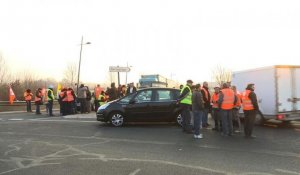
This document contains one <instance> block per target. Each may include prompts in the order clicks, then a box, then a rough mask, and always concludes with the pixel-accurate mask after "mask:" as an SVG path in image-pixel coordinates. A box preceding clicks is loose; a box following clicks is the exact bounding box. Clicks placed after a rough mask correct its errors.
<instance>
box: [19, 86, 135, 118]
mask: <svg viewBox="0 0 300 175" xmlns="http://www.w3.org/2000/svg"><path fill="white" fill-rule="evenodd" d="M136 91H137V89H136V87H135V86H134V84H133V83H130V84H129V85H128V86H127V87H126V86H125V85H120V86H119V87H118V88H117V87H116V86H115V83H111V86H110V88H107V90H106V91H104V90H103V88H102V87H100V85H99V84H98V85H97V86H96V87H95V89H94V92H93V93H92V92H91V91H90V90H89V87H88V86H85V85H84V84H81V85H80V86H79V88H78V92H77V95H76V94H75V92H74V90H73V89H72V88H67V87H64V88H62V89H61V90H60V92H58V97H57V99H58V102H59V104H60V114H61V115H63V116H64V115H70V114H75V113H77V104H80V113H82V114H85V113H90V112H91V110H92V109H94V110H95V111H97V110H98V108H99V106H101V105H103V104H105V103H107V102H108V101H113V100H116V99H118V98H121V97H124V96H125V95H127V94H131V93H135V92H136ZM33 96H34V103H35V105H36V111H35V113H36V114H37V115H39V114H41V110H40V106H41V105H43V104H46V110H47V113H48V115H49V116H54V114H53V101H54V99H55V96H54V93H53V86H51V85H50V86H49V87H48V89H42V88H38V89H37V90H36V92H35V94H33V93H32V92H31V90H30V89H27V90H26V91H25V92H24V99H25V101H26V106H27V107H26V108H27V112H32V109H31V102H32V100H33ZM93 98H94V101H93V102H94V106H93V105H92V104H91V102H92V99H93Z"/></svg>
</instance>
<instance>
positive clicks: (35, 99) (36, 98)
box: [34, 92, 42, 101]
mask: <svg viewBox="0 0 300 175" xmlns="http://www.w3.org/2000/svg"><path fill="white" fill-rule="evenodd" d="M39 96H40V97H41V96H42V93H41V92H39ZM40 97H37V96H35V98H34V101H41V100H42V98H40Z"/></svg>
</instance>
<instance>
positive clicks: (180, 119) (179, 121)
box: [176, 113, 183, 126]
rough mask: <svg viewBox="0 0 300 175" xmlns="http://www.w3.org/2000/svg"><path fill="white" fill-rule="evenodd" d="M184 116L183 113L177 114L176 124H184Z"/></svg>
mask: <svg viewBox="0 0 300 175" xmlns="http://www.w3.org/2000/svg"><path fill="white" fill-rule="evenodd" d="M182 121H183V119H182V116H181V113H179V114H177V115H176V124H177V125H179V126H182Z"/></svg>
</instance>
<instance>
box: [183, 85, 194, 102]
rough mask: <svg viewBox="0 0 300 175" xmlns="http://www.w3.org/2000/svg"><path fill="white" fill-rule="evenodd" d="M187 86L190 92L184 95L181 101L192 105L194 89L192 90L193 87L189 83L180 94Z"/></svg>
mask: <svg viewBox="0 0 300 175" xmlns="http://www.w3.org/2000/svg"><path fill="white" fill-rule="evenodd" d="M185 88H188V89H189V91H190V92H189V93H188V94H187V95H186V96H185V97H184V99H182V100H181V101H180V103H182V104H188V105H192V90H191V88H190V87H189V86H188V85H185V86H184V87H183V88H182V89H181V92H180V94H182V93H183V91H184V89H185Z"/></svg>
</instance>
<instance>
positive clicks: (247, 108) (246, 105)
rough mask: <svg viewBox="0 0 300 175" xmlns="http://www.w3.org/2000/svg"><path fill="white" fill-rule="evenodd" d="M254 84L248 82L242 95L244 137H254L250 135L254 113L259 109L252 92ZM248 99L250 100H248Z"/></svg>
mask: <svg viewBox="0 0 300 175" xmlns="http://www.w3.org/2000/svg"><path fill="white" fill-rule="evenodd" d="M254 89H255V86H254V84H253V83H251V84H248V85H247V88H246V91H245V92H244V93H243V95H242V104H243V110H244V115H245V124H244V132H245V138H255V136H253V135H252V131H253V126H254V121H255V117H256V114H257V113H258V111H259V106H258V103H257V97H256V94H255V92H254ZM249 99H250V102H249V101H248V100H249Z"/></svg>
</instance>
